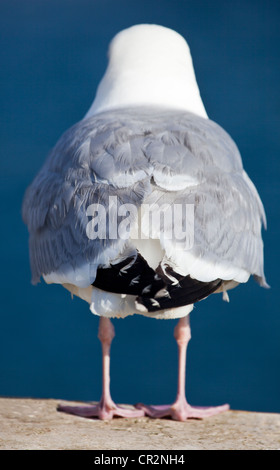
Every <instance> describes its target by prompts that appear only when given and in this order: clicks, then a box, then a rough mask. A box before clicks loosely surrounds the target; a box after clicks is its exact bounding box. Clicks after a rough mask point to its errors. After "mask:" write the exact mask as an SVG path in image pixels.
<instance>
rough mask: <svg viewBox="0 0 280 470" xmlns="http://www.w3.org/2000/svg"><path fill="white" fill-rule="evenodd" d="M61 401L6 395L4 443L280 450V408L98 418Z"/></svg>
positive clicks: (0, 430) (2, 403)
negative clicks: (63, 408) (65, 409)
mask: <svg viewBox="0 0 280 470" xmlns="http://www.w3.org/2000/svg"><path fill="white" fill-rule="evenodd" d="M58 403H60V401H58V400H34V399H19V398H2V399H0V449H9V450H16V449H24V450H27V449H30V450H35V449H38V450H39V449H61V450H62V449H71V450H78V449H89V450H90V449H91V450H118V449H124V450H129V449H136V450H160V449H167V450H212V449H217V450H223V449H225V450H259V449H267V450H270V449H272V450H273V449H279V450H280V415H279V414H273V413H252V412H245V411H228V412H226V413H223V414H220V415H217V416H214V417H212V418H208V419H205V420H203V421H200V420H189V421H187V422H184V423H182V422H176V421H171V420H167V419H162V420H158V419H149V418H137V419H114V420H113V421H98V420H89V419H85V418H79V417H76V416H71V415H66V414H64V413H59V412H57V411H56V407H57V405H58ZM70 404H73V403H72V402H71V403H70Z"/></svg>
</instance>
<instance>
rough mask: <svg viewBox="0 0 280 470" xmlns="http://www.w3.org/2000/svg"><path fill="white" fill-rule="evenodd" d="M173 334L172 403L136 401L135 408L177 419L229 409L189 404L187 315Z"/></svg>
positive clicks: (188, 334)
mask: <svg viewBox="0 0 280 470" xmlns="http://www.w3.org/2000/svg"><path fill="white" fill-rule="evenodd" d="M174 336H175V339H176V341H177V344H178V355H179V357H178V390H177V397H176V400H175V402H174V403H173V404H172V405H154V406H149V405H143V404H142V403H138V404H137V405H136V408H138V409H141V410H144V411H145V414H146V415H147V416H150V417H151V418H164V417H171V418H173V419H176V420H177V421H186V420H187V419H188V418H196V419H202V418H206V417H208V416H213V415H215V414H218V413H222V412H223V411H227V410H228V409H229V405H227V404H226V405H221V406H213V407H209V408H206V407H197V406H191V405H189V403H188V402H187V399H186V394H185V379H186V353H187V346H188V343H189V340H190V339H191V329H190V323H189V316H186V317H183V318H181V319H180V320H179V322H178V323H177V325H176V327H175V329H174Z"/></svg>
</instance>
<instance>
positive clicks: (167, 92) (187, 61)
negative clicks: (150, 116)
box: [85, 24, 207, 117]
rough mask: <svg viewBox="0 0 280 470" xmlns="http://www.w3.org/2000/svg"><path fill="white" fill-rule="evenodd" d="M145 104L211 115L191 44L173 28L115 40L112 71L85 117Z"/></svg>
mask: <svg viewBox="0 0 280 470" xmlns="http://www.w3.org/2000/svg"><path fill="white" fill-rule="evenodd" d="M140 105H143V106H145V105H148V106H150V105H155V106H163V107H168V108H177V109H181V110H182V109H183V110H187V111H191V112H193V113H196V114H198V115H200V116H203V117H207V114H206V111H205V108H204V106H203V103H202V100H201V97H200V93H199V89H198V86H197V83H196V79H195V74H194V69H193V64H192V58H191V54H190V50H189V46H188V44H187V43H186V41H185V39H184V38H183V37H182V36H180V34H178V33H176V32H175V31H173V30H172V29H169V28H165V27H163V26H158V25H150V24H143V25H136V26H132V27H131V28H128V29H125V30H123V31H121V32H120V33H118V34H117V35H116V36H115V37H114V38H113V40H112V41H111V44H110V47H109V63H108V67H107V70H106V72H105V75H104V77H103V78H102V80H101V82H100V84H99V86H98V89H97V93H96V97H95V100H94V102H93V104H92V106H91V108H90V109H89V111H88V113H87V114H86V116H85V117H89V116H91V115H93V114H97V113H100V112H102V111H106V110H110V109H116V108H124V107H131V106H140Z"/></svg>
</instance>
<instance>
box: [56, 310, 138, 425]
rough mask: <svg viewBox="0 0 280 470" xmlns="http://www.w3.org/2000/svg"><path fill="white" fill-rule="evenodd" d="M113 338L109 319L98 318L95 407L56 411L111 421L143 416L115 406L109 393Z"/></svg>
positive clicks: (134, 410) (60, 406)
mask: <svg viewBox="0 0 280 470" xmlns="http://www.w3.org/2000/svg"><path fill="white" fill-rule="evenodd" d="M114 336H115V330H114V326H113V324H112V322H111V321H110V319H109V318H106V317H100V322H99V331H98V338H99V339H100V341H101V344H102V366H103V379H102V396H101V399H100V402H99V403H98V404H97V405H87V406H66V405H59V406H58V408H57V409H58V411H64V412H66V413H70V414H74V415H78V416H83V417H85V418H99V419H112V418H113V416H119V417H123V418H137V417H139V416H144V414H145V413H144V411H143V410H137V409H127V408H122V407H120V406H117V405H116V404H115V403H114V402H113V400H112V398H111V393H110V348H111V343H112V340H113V338H114Z"/></svg>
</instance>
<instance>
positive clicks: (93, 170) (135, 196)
mask: <svg viewBox="0 0 280 470" xmlns="http://www.w3.org/2000/svg"><path fill="white" fill-rule="evenodd" d="M120 127H121V126H120V124H119V122H117V123H115V124H111V123H110V122H109V123H108V121H107V120H106V119H91V120H87V121H81V122H80V123H78V124H76V125H75V126H73V127H72V128H71V129H69V130H68V131H67V132H66V133H65V134H64V135H63V136H62V137H61V139H60V140H59V141H58V143H57V145H56V146H55V147H54V149H53V150H52V152H51V154H50V155H49V157H48V158H47V160H46V162H45V164H44V166H43V168H42V169H41V171H40V172H39V174H38V175H37V176H36V178H35V179H34V181H33V183H32V184H31V185H30V186H29V188H28V189H27V191H26V194H25V197H24V202H23V208H22V213H23V220H24V221H25V223H26V224H27V226H28V229H29V234H30V238H29V252H30V264H31V270H32V282H33V283H37V282H38V281H39V279H40V277H41V276H42V275H44V277H45V280H46V281H47V282H59V283H70V284H75V285H77V286H79V287H86V286H88V285H89V284H91V283H92V282H93V281H94V279H95V275H96V269H97V267H98V266H100V265H101V266H102V265H108V263H110V261H112V260H114V259H116V258H119V259H122V257H126V256H131V255H135V253H136V250H135V248H133V247H131V245H130V243H129V241H128V240H127V239H126V238H125V237H122V238H121V237H119V236H118V233H117V234H116V235H114V234H113V236H109V230H110V228H109V223H108V222H109V219H110V220H111V221H112V220H114V218H115V217H116V213H117V210H118V206H119V205H122V204H127V203H129V204H133V205H135V207H139V205H140V204H141V202H142V201H143V200H144V197H145V195H146V194H147V193H148V192H149V190H150V186H149V185H150V182H149V181H150V179H149V177H148V176H147V173H146V172H145V171H144V170H143V168H144V166H145V165H143V162H141V161H139V164H138V165H137V162H136V163H135V161H134V162H133V167H132V161H131V152H130V149H128V148H127V143H126V139H123V136H122V135H120V136H119V137H120V140H119V141H118V140H117V141H116V136H117V129H118V128H120ZM117 137H118V136H117ZM123 140H125V142H124V143H123ZM135 145H137V144H135ZM114 152H115V153H114ZM118 152H119V153H118ZM116 155H117V156H116ZM144 163H146V162H144ZM124 167H125V168H127V171H125V172H123V171H122V170H123V168H124ZM115 204H117V207H116V206H115ZM92 205H97V209H96V206H92ZM92 207H93V209H92ZM102 207H103V208H105V217H103V215H104V212H102V213H101V215H100V217H99V219H98V222H99V226H98V234H99V235H98V237H96V238H94V234H93V232H91V233H90V230H89V222H90V220H91V217H90V216H91V215H94V212H95V209H96V210H98V208H102ZM100 210H101V209H100ZM136 215H137V214H136ZM136 215H135V214H134V213H131V214H130V222H131V224H132V223H133V219H134V217H135V216H136ZM100 233H101V236H100Z"/></svg>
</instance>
